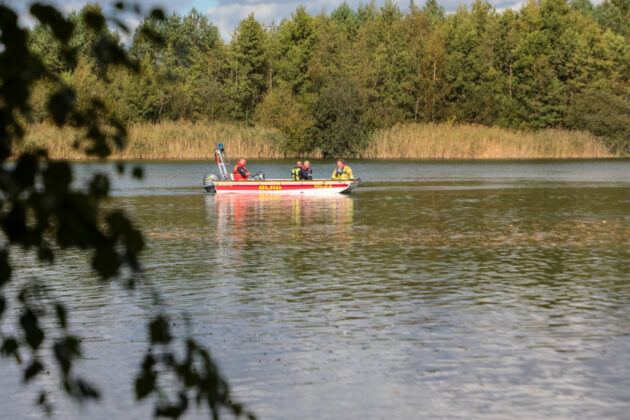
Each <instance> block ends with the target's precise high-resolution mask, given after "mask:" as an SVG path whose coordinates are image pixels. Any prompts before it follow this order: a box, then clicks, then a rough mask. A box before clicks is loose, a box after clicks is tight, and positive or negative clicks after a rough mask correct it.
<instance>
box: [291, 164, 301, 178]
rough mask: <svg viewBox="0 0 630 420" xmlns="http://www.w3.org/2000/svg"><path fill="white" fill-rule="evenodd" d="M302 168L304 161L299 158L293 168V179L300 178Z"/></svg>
mask: <svg viewBox="0 0 630 420" xmlns="http://www.w3.org/2000/svg"><path fill="white" fill-rule="evenodd" d="M301 170H302V162H300V161H299V160H298V163H296V164H295V167H294V168H293V169H291V179H292V180H294V181H297V180H298V179H300V171H301Z"/></svg>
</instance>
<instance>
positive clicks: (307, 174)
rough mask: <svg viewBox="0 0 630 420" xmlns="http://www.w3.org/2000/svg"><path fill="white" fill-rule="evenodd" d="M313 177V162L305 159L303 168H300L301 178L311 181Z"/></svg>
mask: <svg viewBox="0 0 630 420" xmlns="http://www.w3.org/2000/svg"><path fill="white" fill-rule="evenodd" d="M312 179H313V170H312V169H311V163H310V162H309V161H308V160H305V161H304V165H302V169H300V180H308V181H311V180H312Z"/></svg>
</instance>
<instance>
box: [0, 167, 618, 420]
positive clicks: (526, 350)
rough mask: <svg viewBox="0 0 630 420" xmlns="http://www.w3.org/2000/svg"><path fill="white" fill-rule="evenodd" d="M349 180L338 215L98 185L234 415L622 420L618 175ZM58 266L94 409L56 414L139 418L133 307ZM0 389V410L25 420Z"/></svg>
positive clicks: (282, 204)
mask: <svg viewBox="0 0 630 420" xmlns="http://www.w3.org/2000/svg"><path fill="white" fill-rule="evenodd" d="M265 165H266V166H265ZM263 166H265V171H266V172H268V173H271V174H272V175H274V174H276V173H277V175H275V176H284V175H283V173H284V172H285V169H286V167H287V165H286V164H285V165H279V164H278V163H277V162H276V163H264V165H263ZM314 166H315V169H316V171H317V170H318V169H319V168H318V167H317V166H316V165H314ZM322 166H323V165H322ZM94 167H95V166H94V165H93V166H91V167H90V166H87V167H81V168H80V172H81V171H85V172H88V171H89V170H93V169H94ZM96 168H99V167H98V166H96ZM353 169H355V172H357V173H359V174H360V175H362V176H363V175H364V174H365V176H364V179H366V180H367V182H366V183H365V184H364V185H363V186H361V187H360V188H359V189H358V190H356V192H355V193H353V194H352V195H350V196H342V195H340V196H336V197H315V198H309V197H281V196H273V195H253V196H238V195H218V196H212V195H206V194H203V193H201V192H200V191H199V190H198V188H197V187H196V183H197V182H196V181H197V180H198V179H200V177H201V175H200V174H202V173H203V169H202V167H201V165H196V164H190V165H186V164H176V165H174V164H170V165H169V164H149V165H146V172H147V174H148V177H149V179H148V180H147V182H146V183H145V184H144V186H143V187H142V189H138V188H137V186H134V184H132V183H126V181H118V184H117V185H116V189H115V191H114V195H116V196H118V198H115V199H114V200H113V203H112V204H113V205H116V206H121V207H123V208H125V209H127V211H128V212H129V213H130V214H132V215H133V216H134V218H135V219H136V221H137V223H138V224H140V225H141V226H142V228H143V229H144V231H145V233H146V236H147V238H148V242H149V246H150V249H149V250H148V251H147V252H146V254H145V255H144V261H145V265H146V267H147V269H148V272H149V273H150V276H151V278H152V279H153V281H154V282H155V283H156V285H157V287H158V288H159V289H160V291H161V292H162V293H163V294H164V295H165V296H166V297H167V299H168V301H169V302H170V304H171V308H172V310H173V312H175V313H178V314H181V313H182V312H186V313H188V314H190V315H191V317H192V320H193V323H194V329H195V331H196V333H197V335H198V337H199V338H200V339H201V340H202V341H204V342H205V343H207V344H208V345H209V346H210V347H211V349H212V351H213V354H214V356H216V357H217V359H218V360H219V362H220V364H221V366H222V369H223V371H224V372H225V373H226V375H227V376H228V378H229V379H230V382H231V384H232V386H233V388H234V391H235V393H236V394H237V396H238V397H239V398H240V399H241V400H242V401H243V402H245V403H246V404H247V405H248V406H249V407H250V408H251V409H253V410H254V411H255V412H256V413H258V414H259V415H260V417H262V418H302V417H305V418H388V419H390V418H424V417H447V418H470V417H478V418H505V417H508V416H519V417H523V418H540V417H547V418H594V417H609V418H624V417H626V416H627V413H628V412H630V397H628V395H629V394H628V389H630V356H629V353H628V348H630V338H629V337H630V336H629V333H630V328H629V327H628V325H630V284H629V277H628V270H627V266H628V263H629V261H630V258H629V257H630V254H629V245H630V240H629V238H630V224H629V222H630V180H629V179H628V174H629V173H630V162H628V161H621V162H612V163H611V162H607V163H603V162H572V163H566V162H559V163H549V162H546V163H541V162H530V163H522V162H519V163H511V164H510V163H500V162H499V163H478V162H471V163H462V162H449V163H443V164H439V163H431V164H427V163H414V162H411V163H404V164H400V165H396V166H392V165H390V166H387V165H386V164H384V163H382V162H361V163H358V164H357V165H353ZM321 172H325V171H324V170H323V168H322V170H321ZM392 173H393V174H394V175H392ZM160 174H161V175H160ZM403 174H413V176H411V177H410V178H411V179H407V180H406V181H404V182H401V181H400V177H401V175H403ZM160 176H161V178H160ZM391 177H395V179H397V180H396V181H393V180H390V179H391ZM68 261H71V262H72V261H74V260H73V258H68ZM74 265H75V266H74V267H73V268H72V269H66V271H63V272H61V273H59V272H58V271H55V270H50V269H47V270H46V271H42V270H41V269H31V270H32V271H33V272H34V274H37V275H39V276H42V277H44V278H47V279H48V280H49V281H50V282H51V284H53V286H54V289H55V290H56V293H57V294H59V295H62V296H63V297H64V298H65V299H67V300H68V301H69V302H70V305H71V307H72V308H73V310H74V312H75V324H74V325H73V328H74V330H75V331H76V332H77V333H79V334H80V335H82V336H83V338H84V345H85V350H86V353H87V354H88V360H87V361H85V362H84V363H83V368H84V370H85V372H86V373H87V374H88V377H92V378H94V379H95V380H96V381H97V382H98V383H99V384H101V386H102V388H103V390H104V392H105V396H106V399H105V401H104V402H103V403H102V404H101V406H100V407H94V408H87V409H85V410H84V411H81V410H78V411H77V410H76V409H75V408H74V407H73V406H67V405H66V406H62V407H60V408H61V415H62V416H65V417H74V418H79V417H82V416H84V415H85V414H86V413H89V415H90V416H91V417H100V418H109V417H111V416H113V415H120V414H121V413H125V414H123V415H129V416H136V417H138V418H141V417H146V416H148V415H149V414H150V411H149V407H148V406H147V405H141V406H136V405H134V403H133V402H132V400H131V397H130V396H131V387H130V384H131V378H130V375H129V370H130V369H132V372H135V369H136V366H137V363H138V360H139V358H140V357H141V355H142V353H141V351H142V349H143V348H144V344H145V343H144V341H143V340H144V338H145V332H144V330H143V327H142V322H140V321H142V320H144V319H145V318H146V316H147V315H148V313H149V312H148V309H149V303H148V302H146V301H145V300H143V299H141V298H140V297H139V296H135V295H134V296H131V297H129V296H128V295H127V294H126V292H124V291H120V290H118V289H116V288H114V287H108V286H104V285H101V284H100V283H99V282H97V281H95V280H91V279H90V278H91V275H90V274H89V272H87V271H86V270H85V268H84V267H82V266H81V265H80V264H79V263H76V262H75V263H74ZM25 267H29V265H28V264H25ZM38 270H39V271H38ZM56 270H61V268H60V267H58V268H57V269H56ZM60 274H61V275H60ZM61 279H63V280H61ZM175 328H176V329H178V328H179V325H175ZM10 371H11V372H13V373H14V370H12V369H10ZM119 372H120V373H119ZM15 383H16V382H15V381H12V380H9V381H7V382H6V385H4V388H5V389H6V390H8V391H9V392H8V393H5V395H4V396H2V397H0V405H1V406H2V407H6V406H9V407H11V408H10V409H9V413H20V414H23V413H25V412H33V410H34V409H30V408H28V407H30V402H31V399H30V398H31V396H29V395H30V394H29V391H28V390H20V391H14V389H13V386H14V384H15ZM16 397H22V398H24V397H28V399H26V400H24V402H23V403H15V401H16V400H15V398H16ZM9 401H13V402H12V403H10V404H9ZM11 410H13V411H11ZM35 414H37V412H35ZM202 415H203V414H202V413H200V412H193V415H192V417H198V416H202Z"/></svg>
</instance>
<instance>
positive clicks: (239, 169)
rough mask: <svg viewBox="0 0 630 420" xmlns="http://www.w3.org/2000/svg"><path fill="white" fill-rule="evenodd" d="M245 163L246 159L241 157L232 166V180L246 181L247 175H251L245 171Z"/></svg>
mask: <svg viewBox="0 0 630 420" xmlns="http://www.w3.org/2000/svg"><path fill="white" fill-rule="evenodd" d="M246 163H247V161H246V160H245V159H241V160H239V161H238V163H237V164H236V166H235V167H234V170H233V171H232V175H233V176H234V181H246V180H247V177H248V176H250V175H251V173H249V172H248V171H247V168H246V167H245V164H246Z"/></svg>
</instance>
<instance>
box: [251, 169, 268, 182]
mask: <svg viewBox="0 0 630 420" xmlns="http://www.w3.org/2000/svg"><path fill="white" fill-rule="evenodd" d="M252 179H253V180H254V181H264V180H265V174H264V172H263V171H258V172H256V173H255V174H254V176H253V177H252Z"/></svg>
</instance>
